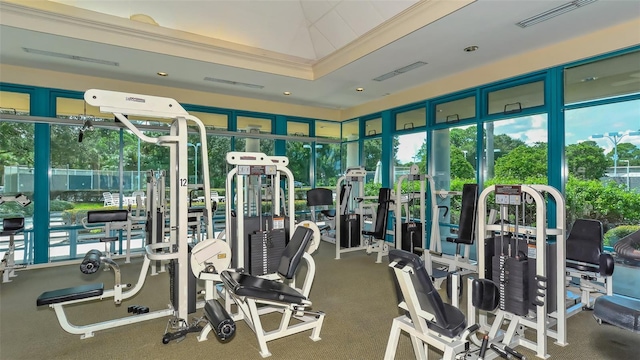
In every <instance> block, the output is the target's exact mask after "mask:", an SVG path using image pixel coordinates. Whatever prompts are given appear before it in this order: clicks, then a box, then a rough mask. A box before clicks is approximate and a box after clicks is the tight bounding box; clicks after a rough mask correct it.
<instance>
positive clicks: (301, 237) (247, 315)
mask: <svg viewBox="0 0 640 360" xmlns="http://www.w3.org/2000/svg"><path fill="white" fill-rule="evenodd" d="M319 242H320V233H319V230H318V229H317V227H316V226H315V224H313V223H312V222H309V221H307V222H303V223H301V224H300V225H298V226H297V227H296V228H295V230H294V231H293V235H292V236H291V239H290V241H289V243H288V244H287V246H286V248H285V249H284V251H283V253H282V255H281V257H280V259H279V264H278V268H277V275H278V277H276V278H273V279H270V280H269V279H265V278H264V277H262V276H252V275H250V274H247V273H246V272H240V271H238V270H224V271H222V273H221V274H220V277H221V279H222V283H223V284H224V289H222V292H223V294H224V295H225V298H226V299H227V300H226V304H225V306H226V308H227V309H228V308H230V306H231V304H235V305H237V312H235V313H232V312H231V311H228V313H229V314H230V315H228V317H227V318H225V319H224V320H223V321H214V324H210V325H207V326H205V328H204V329H203V331H202V333H201V334H200V336H199V337H198V340H200V341H204V340H206V339H207V334H208V333H209V332H210V331H211V330H216V333H224V332H225V330H224V329H220V328H221V326H220V325H219V324H227V327H226V329H227V330H226V331H227V332H229V331H231V330H230V325H229V324H230V323H231V321H230V320H233V321H234V322H237V321H240V320H242V321H245V322H246V323H247V325H249V327H250V328H251V329H252V330H253V331H254V332H255V334H256V338H257V340H258V345H259V346H260V355H261V356H262V357H268V356H271V353H270V352H269V348H268V346H267V343H268V342H269V341H272V340H276V339H280V338H283V337H286V336H290V335H293V334H298V333H301V332H304V331H308V330H311V335H310V338H311V340H313V341H319V340H320V331H321V330H322V324H323V322H324V316H325V314H324V313H323V312H321V311H312V310H310V307H311V306H312V303H311V301H310V300H309V293H310V291H311V286H312V284H313V279H314V277H315V262H314V260H313V258H312V257H311V254H312V253H313V252H314V251H315V250H316V249H317V247H318V245H319ZM302 260H304V262H305V263H306V273H305V278H304V282H303V284H302V287H300V288H297V287H295V281H294V280H295V277H296V274H297V272H298V271H297V270H298V268H299V267H300V266H299V265H300V263H301V261H302ZM213 301H215V300H213ZM213 301H208V302H207V303H208V304H209V303H210V302H213ZM276 312H278V313H281V314H282V320H281V321H280V325H279V326H278V328H277V329H275V330H271V331H267V330H266V329H265V328H264V326H263V324H262V319H261V317H262V316H263V315H266V314H271V313H276ZM216 325H218V326H216Z"/></svg>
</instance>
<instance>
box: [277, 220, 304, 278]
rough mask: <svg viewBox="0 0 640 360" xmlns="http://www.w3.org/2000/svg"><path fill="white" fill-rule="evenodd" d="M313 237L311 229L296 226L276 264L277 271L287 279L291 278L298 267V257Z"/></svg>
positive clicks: (300, 256)
mask: <svg viewBox="0 0 640 360" xmlns="http://www.w3.org/2000/svg"><path fill="white" fill-rule="evenodd" d="M312 237H313V230H311V229H309V228H306V227H304V226H298V227H297V228H296V231H295V232H294V233H293V236H292V237H291V240H289V244H287V247H285V248H284V252H283V253H282V257H281V258H280V265H278V273H280V275H282V276H284V277H286V278H287V279H293V276H294V275H295V273H296V270H297V269H298V264H300V259H302V255H304V252H305V250H306V249H307V245H309V242H310V241H311V238H312Z"/></svg>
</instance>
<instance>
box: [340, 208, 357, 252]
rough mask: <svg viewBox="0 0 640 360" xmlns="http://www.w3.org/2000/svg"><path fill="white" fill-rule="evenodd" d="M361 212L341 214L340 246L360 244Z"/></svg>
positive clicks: (346, 246) (348, 246) (347, 246)
mask: <svg viewBox="0 0 640 360" xmlns="http://www.w3.org/2000/svg"><path fill="white" fill-rule="evenodd" d="M360 235H361V231H360V214H347V215H340V246H341V247H343V248H350V247H356V246H360Z"/></svg>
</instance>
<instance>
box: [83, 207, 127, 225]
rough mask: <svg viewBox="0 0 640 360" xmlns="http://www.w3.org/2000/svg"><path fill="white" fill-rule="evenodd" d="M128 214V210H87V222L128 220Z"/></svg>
mask: <svg viewBox="0 0 640 360" xmlns="http://www.w3.org/2000/svg"><path fill="white" fill-rule="evenodd" d="M128 216H129V212H128V211H127V210H92V211H87V222H88V223H89V224H92V223H107V222H120V221H127V219H128Z"/></svg>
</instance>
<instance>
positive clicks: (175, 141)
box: [37, 89, 213, 338]
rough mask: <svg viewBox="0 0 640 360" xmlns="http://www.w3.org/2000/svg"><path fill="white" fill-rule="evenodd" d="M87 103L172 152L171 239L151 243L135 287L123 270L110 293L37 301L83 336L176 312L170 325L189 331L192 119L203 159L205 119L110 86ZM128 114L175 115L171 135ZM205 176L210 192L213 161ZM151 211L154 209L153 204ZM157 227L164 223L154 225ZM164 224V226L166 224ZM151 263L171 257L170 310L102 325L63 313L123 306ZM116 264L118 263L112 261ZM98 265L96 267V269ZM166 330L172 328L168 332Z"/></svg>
mask: <svg viewBox="0 0 640 360" xmlns="http://www.w3.org/2000/svg"><path fill="white" fill-rule="evenodd" d="M84 99H85V101H86V102H87V103H88V104H90V105H92V106H96V107H99V108H100V111H101V112H106V113H113V114H114V116H115V118H116V119H117V120H119V122H120V123H122V124H123V125H124V126H125V127H126V128H127V129H129V130H130V131H131V132H132V133H133V134H134V135H136V136H137V137H139V138H140V139H141V140H142V141H145V142H148V143H152V144H156V145H160V146H167V147H169V150H170V159H169V166H170V169H171V171H170V172H169V183H170V197H169V202H170V204H171V206H170V208H169V238H168V241H167V240H164V239H163V241H162V242H152V243H150V244H148V245H146V246H145V258H144V263H143V267H142V271H141V272H140V276H139V279H138V282H137V283H136V286H135V287H133V289H131V290H128V291H127V292H126V293H125V292H124V291H123V288H124V287H125V286H124V285H123V284H119V278H118V274H119V272H115V271H114V273H116V281H115V286H114V289H113V290H109V291H105V290H104V285H103V284H94V285H84V286H79V287H73V288H67V289H60V290H54V291H49V292H45V293H43V294H42V295H41V296H40V297H39V298H38V300H37V304H38V305H39V306H40V305H49V306H50V307H52V308H53V309H54V310H55V311H56V315H57V316H58V320H59V322H60V325H61V326H62V327H63V329H64V330H66V331H68V332H70V333H72V334H82V338H87V337H91V336H93V333H94V331H97V330H103V329H109V328H114V327H117V326H122V325H126V324H131V323H135V322H140V321H144V320H148V319H153V318H159V317H164V316H171V317H172V318H171V319H170V320H169V324H170V325H171V327H172V330H177V331H181V330H185V329H188V328H189V326H190V325H189V324H188V323H187V318H188V315H189V314H190V313H193V312H195V308H196V305H195V280H194V279H195V277H194V276H193V274H192V273H191V271H190V269H189V255H190V246H189V244H188V237H189V236H188V217H189V214H188V185H189V184H188V176H187V175H188V174H187V171H188V168H189V166H188V157H187V153H188V146H187V144H188V138H187V135H188V124H189V122H192V123H193V125H195V127H196V128H197V129H198V131H199V135H200V143H201V144H202V146H201V148H200V149H201V151H202V158H203V159H207V141H206V140H207V139H206V129H205V126H204V124H203V123H202V121H200V120H199V119H198V118H197V117H195V116H192V115H189V113H188V112H187V111H186V110H184V109H183V108H182V106H181V105H180V104H179V103H178V102H177V101H176V100H174V99H169V98H161V97H155V96H147V95H139V94H130V93H122V92H113V91H105V90H95V89H92V90H88V91H86V92H85V94H84ZM127 115H132V116H143V117H152V118H164V119H167V118H168V119H171V120H172V122H171V126H170V130H169V133H168V134H167V135H161V136H159V137H149V136H147V135H145V134H144V133H143V132H142V131H140V129H138V128H137V127H136V126H135V125H134V124H133V123H131V122H130V121H129V119H128V118H127ZM202 174H203V183H204V188H205V193H209V192H210V188H209V164H208V162H207V161H203V162H202ZM205 207H206V208H207V209H210V208H211V199H210V198H209V197H205ZM148 210H149V211H151V210H152V209H151V207H148ZM152 225H153V226H160V225H158V224H152ZM162 226H164V225H162ZM206 226H207V234H213V231H212V228H211V226H212V224H211V221H209V222H208V223H207V225H206ZM93 254H94V255H92V256H90V257H89V258H87V257H85V260H84V261H83V263H85V262H86V261H90V262H98V260H96V258H97V259H99V260H100V262H105V261H108V260H106V259H107V258H106V257H104V256H102V255H100V256H98V255H97V254H96V253H95V252H94V253H93ZM151 261H169V262H170V264H169V270H170V271H169V273H170V274H169V276H170V279H171V286H170V288H171V296H170V297H171V305H170V306H169V308H168V309H164V310H159V311H154V312H149V313H146V314H139V315H135V316H129V317H125V318H122V319H117V320H111V321H106V322H102V323H97V324H92V325H86V326H73V325H71V324H69V322H68V321H67V319H66V316H65V314H64V307H65V306H67V305H71V304H76V303H80V302H87V301H93V300H103V299H105V298H109V297H113V299H114V302H115V303H116V304H119V303H120V302H121V301H122V300H123V299H126V298H129V297H131V296H133V295H135V294H136V293H137V292H138V291H140V289H141V288H142V284H143V283H144V279H145V277H146V275H147V271H148V268H149V265H150V262H151ZM108 264H109V266H111V267H112V268H114V265H113V263H111V262H108ZM93 268H94V267H92V269H93ZM165 332H166V333H168V332H169V331H168V330H166V331H165Z"/></svg>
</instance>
